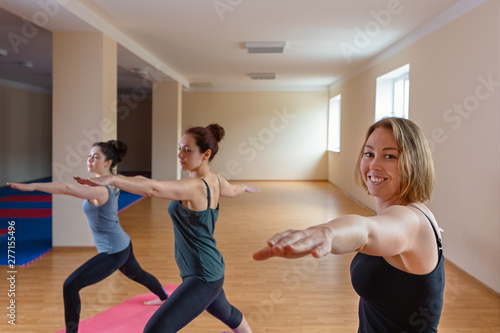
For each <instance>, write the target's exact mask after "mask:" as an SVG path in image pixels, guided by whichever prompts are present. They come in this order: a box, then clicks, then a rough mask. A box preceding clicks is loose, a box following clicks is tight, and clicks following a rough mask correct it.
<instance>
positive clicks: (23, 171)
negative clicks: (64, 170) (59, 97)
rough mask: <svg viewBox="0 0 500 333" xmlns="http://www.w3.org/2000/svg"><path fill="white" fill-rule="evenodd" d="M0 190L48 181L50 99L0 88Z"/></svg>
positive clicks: (27, 92)
mask: <svg viewBox="0 0 500 333" xmlns="http://www.w3.org/2000/svg"><path fill="white" fill-rule="evenodd" d="M0 156H1V157H0V186H4V185H5V183H6V182H7V181H9V182H21V181H27V180H36V179H40V178H45V177H50V175H51V173H52V168H51V162H52V95H51V94H46V93H41V92H34V91H29V90H24V89H19V88H12V87H6V86H0Z"/></svg>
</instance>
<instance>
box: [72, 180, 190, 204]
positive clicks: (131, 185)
mask: <svg viewBox="0 0 500 333" xmlns="http://www.w3.org/2000/svg"><path fill="white" fill-rule="evenodd" d="M75 180H76V181H77V182H78V183H80V184H85V185H91V186H100V185H112V186H115V187H118V188H119V189H122V190H124V191H127V192H131V193H135V194H139V195H143V196H148V197H154V198H160V199H168V200H190V199H191V198H192V197H193V191H194V190H193V188H194V187H193V186H196V185H199V184H197V183H196V180H194V179H183V180H176V181H156V180H152V179H149V178H145V177H125V176H121V175H111V176H103V177H97V178H90V179H84V178H80V177H75Z"/></svg>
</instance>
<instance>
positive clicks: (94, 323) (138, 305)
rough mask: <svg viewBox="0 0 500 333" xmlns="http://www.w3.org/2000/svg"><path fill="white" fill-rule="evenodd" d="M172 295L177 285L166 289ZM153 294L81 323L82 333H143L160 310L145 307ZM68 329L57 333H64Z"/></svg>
mask: <svg viewBox="0 0 500 333" xmlns="http://www.w3.org/2000/svg"><path fill="white" fill-rule="evenodd" d="M164 288H165V291H166V292H167V294H168V295H171V294H172V293H173V292H174V290H175V288H177V286H176V285H173V284H168V285H166V286H165V287H164ZM155 297H156V295H155V294H153V293H149V294H142V295H137V296H134V297H132V298H130V299H128V300H126V301H125V302H123V303H120V304H118V305H115V306H114V307H112V308H111V309H108V310H106V311H103V312H101V313H98V314H96V315H95V316H93V317H90V318H87V319H85V320H83V321H81V322H80V326H79V328H78V331H79V332H80V333H97V332H102V333H138V332H142V331H143V329H144V326H146V323H147V322H148V320H149V318H151V316H152V315H153V313H155V311H156V310H158V308H159V305H144V304H143V302H144V301H150V300H153V299H155ZM65 331H66V329H62V330H60V331H57V332H56V333H64V332H65Z"/></svg>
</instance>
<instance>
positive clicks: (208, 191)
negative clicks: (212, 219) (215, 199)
mask: <svg viewBox="0 0 500 333" xmlns="http://www.w3.org/2000/svg"><path fill="white" fill-rule="evenodd" d="M201 180H203V182H204V183H205V186H206V187H207V199H208V205H207V209H209V208H210V199H211V198H210V188H209V187H208V184H207V182H206V181H205V179H203V178H201Z"/></svg>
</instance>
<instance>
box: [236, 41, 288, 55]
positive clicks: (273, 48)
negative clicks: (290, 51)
mask: <svg viewBox="0 0 500 333" xmlns="http://www.w3.org/2000/svg"><path fill="white" fill-rule="evenodd" d="M285 45H286V42H246V43H245V46H246V48H247V49H248V53H283V50H284V49H285Z"/></svg>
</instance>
